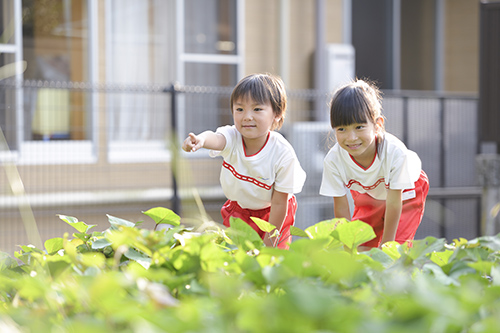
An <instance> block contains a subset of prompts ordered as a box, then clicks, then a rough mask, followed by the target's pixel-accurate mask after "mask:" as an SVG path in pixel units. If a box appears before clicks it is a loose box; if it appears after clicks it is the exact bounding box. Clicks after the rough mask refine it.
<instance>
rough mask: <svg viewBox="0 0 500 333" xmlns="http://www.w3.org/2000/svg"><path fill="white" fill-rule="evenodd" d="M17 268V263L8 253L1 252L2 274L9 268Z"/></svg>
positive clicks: (0, 269) (0, 265)
mask: <svg viewBox="0 0 500 333" xmlns="http://www.w3.org/2000/svg"><path fill="white" fill-rule="evenodd" d="M16 266H17V261H15V260H14V259H13V258H12V257H11V256H10V255H9V254H8V253H6V252H0V272H1V271H2V270H4V269H7V268H13V267H16Z"/></svg>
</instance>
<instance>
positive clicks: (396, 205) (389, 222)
mask: <svg viewBox="0 0 500 333" xmlns="http://www.w3.org/2000/svg"><path fill="white" fill-rule="evenodd" d="M402 192H403V191H402V190H388V191H387V199H386V204H385V206H386V208H385V221H384V233H383V234H382V240H381V241H380V245H382V244H384V243H385V242H390V241H393V240H395V239H396V231H397V230H398V225H399V218H400V217H401V209H402V207H403V202H402V200H401V193H402Z"/></svg>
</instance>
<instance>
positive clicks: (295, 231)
mask: <svg viewBox="0 0 500 333" xmlns="http://www.w3.org/2000/svg"><path fill="white" fill-rule="evenodd" d="M290 235H292V236H298V237H305V238H309V235H308V234H307V233H306V232H305V231H304V230H302V229H300V228H297V227H295V226H293V225H292V226H290Z"/></svg>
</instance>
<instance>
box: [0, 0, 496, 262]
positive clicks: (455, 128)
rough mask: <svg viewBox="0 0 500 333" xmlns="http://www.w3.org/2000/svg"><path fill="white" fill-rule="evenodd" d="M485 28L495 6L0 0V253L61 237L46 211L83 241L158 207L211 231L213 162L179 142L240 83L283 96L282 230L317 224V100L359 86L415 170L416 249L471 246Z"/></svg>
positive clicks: (486, 106)
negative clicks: (293, 204) (292, 158)
mask: <svg viewBox="0 0 500 333" xmlns="http://www.w3.org/2000/svg"><path fill="white" fill-rule="evenodd" d="M498 22H500V4H499V2H498V1H478V0H419V1H410V0H23V1H21V0H1V1H0V29H1V36H0V67H1V69H0V128H1V130H2V131H1V135H0V162H1V165H2V166H1V168H2V171H0V251H5V252H9V253H12V252H13V251H15V250H16V246H17V245H26V244H28V243H37V242H38V243H40V242H42V243H43V241H45V240H46V239H48V238H51V237H61V236H62V234H63V233H64V232H72V228H71V227H69V226H67V225H66V224H65V223H64V222H62V221H61V220H60V219H59V218H58V216H57V215H58V214H63V215H69V216H74V217H77V218H78V219H79V220H81V221H84V222H86V223H88V224H95V225H97V227H96V229H95V230H104V229H106V228H107V227H108V226H109V224H108V222H107V216H106V214H109V215H112V216H117V217H120V218H124V219H128V220H130V221H134V222H137V221H144V224H143V226H144V227H146V228H153V227H154V225H153V223H152V221H151V220H150V219H149V218H148V217H147V216H145V215H143V214H142V213H141V212H142V211H146V210H148V209H150V208H152V207H157V206H162V207H167V208H171V209H174V210H175V211H176V212H177V213H178V214H180V215H181V216H182V217H183V219H184V221H185V223H188V224H190V223H191V224H196V223H200V221H202V220H203V219H205V218H210V219H213V220H214V221H216V222H219V221H220V220H221V218H220V215H219V209H220V206H221V205H222V203H223V202H224V201H225V198H224V196H223V193H222V191H221V189H220V186H219V171H220V165H221V160H220V159H218V158H217V159H212V158H209V157H208V153H207V152H206V151H200V152H197V153H196V154H185V153H184V152H182V151H180V149H179V144H178V142H179V140H183V139H184V138H185V136H186V135H187V133H188V132H201V131H203V130H206V129H212V130H215V129H216V128H217V127H218V126H221V125H225V124H231V123H232V117H231V112H230V110H229V95H230V93H231V89H232V87H233V86H234V85H235V84H236V83H237V82H238V80H239V79H241V78H242V77H244V76H245V75H247V74H251V73H256V72H269V73H273V74H275V75H279V76H281V77H282V78H283V80H284V82H285V84H286V86H287V92H288V94H289V108H288V114H287V119H286V121H285V126H284V127H283V129H282V130H281V132H282V134H283V135H285V137H286V138H287V139H288V140H289V141H290V142H291V143H292V145H293V146H294V147H295V150H296V152H297V155H298V157H299V159H300V161H301V164H302V165H303V167H304V169H305V170H306V171H307V174H308V179H307V182H306V185H305V188H304V190H303V192H302V193H300V194H299V195H298V202H299V209H298V213H297V226H298V227H301V228H306V227H307V226H309V225H312V224H314V223H316V222H319V221H321V220H325V219H329V218H332V217H333V200H332V199H331V198H324V197H320V196H319V194H318V192H319V184H320V181H321V172H322V160H323V157H324V155H325V153H326V152H327V151H328V149H329V148H330V147H331V146H332V145H333V139H332V136H331V133H330V128H329V123H328V102H329V96H331V93H332V92H333V90H334V89H335V88H336V87H337V86H338V85H339V84H342V83H344V82H346V81H347V80H349V79H352V78H354V77H359V78H369V79H370V80H373V81H375V82H376V83H377V84H378V85H379V86H380V87H381V88H382V89H383V92H384V105H383V107H384V112H385V115H386V117H387V122H386V129H387V131H388V132H391V133H393V134H394V135H396V136H398V137H399V138H400V139H401V140H403V141H404V142H405V143H406V145H407V146H408V147H409V148H410V149H412V150H414V151H416V152H417V153H418V154H419V155H420V157H421V159H422V161H423V168H424V170H425V171H426V172H427V174H428V175H429V179H430V183H431V191H430V194H429V197H428V201H427V210H426V214H425V217H424V221H423V223H422V225H421V228H420V229H419V231H418V233H417V238H423V237H426V236H435V237H446V238H447V239H449V240H452V239H453V238H458V237H464V238H468V239H470V238H473V237H477V236H478V235H480V234H482V233H484V226H481V218H482V217H481V207H482V202H483V201H484V200H482V198H483V197H484V188H483V187H482V186H480V185H482V184H480V182H479V180H478V179H479V177H478V168H477V165H476V158H477V156H478V154H482V153H489V154H497V146H498V144H499V143H500V139H499V134H498V130H497V128H498V125H500V119H499V116H498V113H499V111H498V110H499V105H500V103H498V97H495V96H496V95H497V94H498V91H500V86H499V83H498V82H499V79H498V77H499V76H500V69H499V65H498V63H499V60H498V59H500V51H499V49H500V46H499V44H500V42H499V41H500V37H499V36H500V32H499V30H500V28H499V24H498ZM483 185H484V184H483ZM38 235H39V237H38ZM34 245H37V246H40V244H34Z"/></svg>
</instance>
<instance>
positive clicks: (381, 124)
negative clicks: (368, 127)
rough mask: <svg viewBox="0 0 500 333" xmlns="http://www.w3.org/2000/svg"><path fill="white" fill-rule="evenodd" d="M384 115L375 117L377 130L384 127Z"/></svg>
mask: <svg viewBox="0 0 500 333" xmlns="http://www.w3.org/2000/svg"><path fill="white" fill-rule="evenodd" d="M384 121H385V120H384V117H378V118H377V123H376V124H377V130H381V129H383V128H384Z"/></svg>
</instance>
